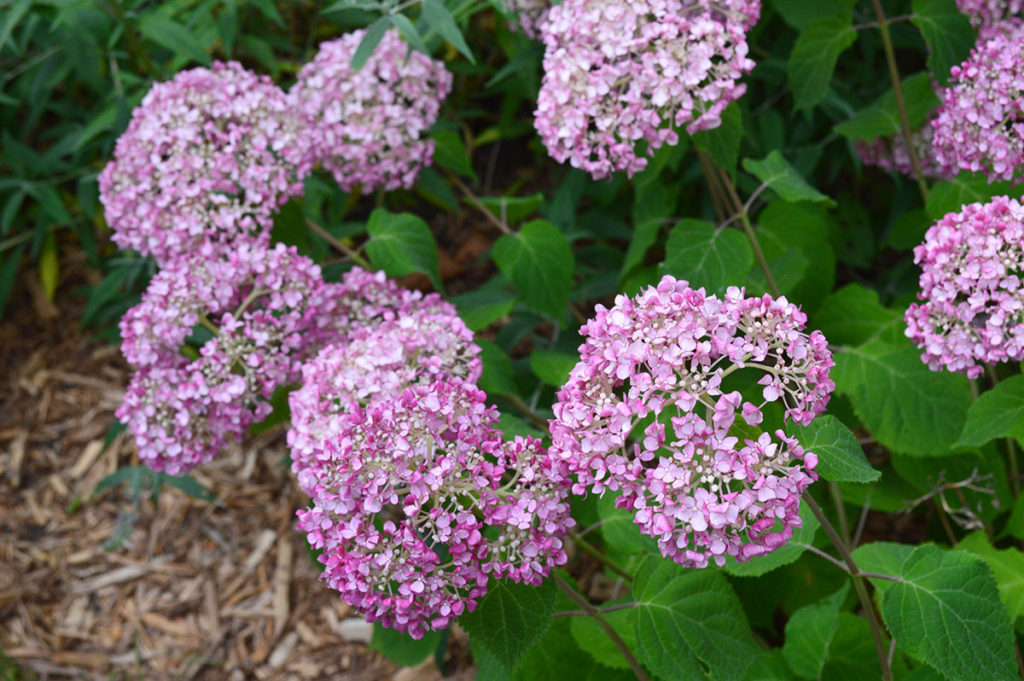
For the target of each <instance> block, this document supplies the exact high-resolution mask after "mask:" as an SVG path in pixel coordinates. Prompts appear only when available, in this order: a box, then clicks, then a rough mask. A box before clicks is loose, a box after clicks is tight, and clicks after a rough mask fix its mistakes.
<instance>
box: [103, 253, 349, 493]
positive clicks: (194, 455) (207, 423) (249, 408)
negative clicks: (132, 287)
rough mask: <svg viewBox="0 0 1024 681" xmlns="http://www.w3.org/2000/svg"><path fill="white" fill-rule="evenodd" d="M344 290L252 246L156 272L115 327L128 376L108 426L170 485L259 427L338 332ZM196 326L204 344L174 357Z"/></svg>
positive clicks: (311, 268)
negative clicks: (121, 429)
mask: <svg viewBox="0 0 1024 681" xmlns="http://www.w3.org/2000/svg"><path fill="white" fill-rule="evenodd" d="M343 289H344V285H331V284H324V283H323V281H322V279H321V278H320V268H319V267H318V266H317V265H315V264H314V263H313V262H312V261H311V260H309V259H308V258H306V257H304V256H300V255H298V253H297V252H296V251H295V249H294V248H286V247H285V246H284V245H283V244H277V246H275V247H273V248H271V247H268V246H266V245H264V244H263V243H261V242H258V241H249V242H245V241H241V242H240V241H236V242H235V243H234V244H233V245H232V246H231V248H230V249H228V248H226V247H223V246H220V245H214V244H211V243H209V242H207V243H206V244H204V245H203V246H202V247H200V249H199V250H198V251H197V252H196V253H195V254H193V255H192V256H191V257H188V258H182V259H179V260H176V261H174V262H172V263H171V264H170V265H169V266H168V267H166V268H165V269H163V270H161V271H160V272H159V273H157V275H156V276H155V277H154V278H153V280H152V281H151V282H150V285H149V287H148V288H147V290H146V292H145V294H144V295H143V298H142V301H141V302H140V303H139V304H138V305H136V306H135V307H133V308H132V309H131V310H129V311H128V312H127V313H125V315H124V317H123V318H122V319H121V336H122V344H121V351H122V353H123V354H124V356H125V358H126V359H127V360H128V362H129V363H131V364H132V365H133V366H134V367H135V369H136V370H137V372H138V373H137V374H136V376H135V377H134V378H133V380H132V383H131V385H130V386H129V389H128V394H127V395H126V397H125V402H124V403H123V404H122V405H121V407H120V408H119V409H118V411H117V416H118V418H119V419H121V421H122V422H124V423H126V424H128V426H129V429H130V430H131V432H132V434H133V435H134V436H135V441H136V445H137V449H138V452H139V457H140V458H141V459H142V460H143V461H144V462H145V463H147V464H148V465H149V466H150V467H152V468H153V469H154V470H158V471H166V472H168V473H170V474H172V475H179V474H181V473H184V472H187V471H188V470H190V469H191V468H193V467H195V466H196V465H197V464H199V463H202V462H205V461H208V460H210V459H211V458H212V457H213V456H214V455H215V454H216V453H217V452H218V451H220V450H221V449H222V448H223V447H224V446H225V445H226V444H227V443H228V442H230V441H231V440H233V439H237V438H239V437H240V436H241V434H242V432H243V431H244V430H245V428H247V427H248V426H249V425H251V424H252V423H254V422H256V421H260V420H262V419H263V418H265V417H266V416H267V414H269V412H270V410H271V407H270V403H269V402H268V400H269V399H270V397H271V396H272V395H273V392H274V390H276V389H277V388H278V387H279V386H281V385H284V384H286V383H289V382H291V381H294V380H295V379H296V378H297V377H298V375H299V369H300V367H301V362H302V361H303V360H304V359H305V357H306V355H307V353H308V350H309V348H310V347H315V346H316V345H317V344H318V343H320V342H323V341H324V340H325V339H326V338H329V337H331V336H333V335H335V334H337V333H338V332H339V330H338V329H337V328H336V327H337V326H338V324H339V323H340V321H339V320H341V319H343V317H341V316H339V315H337V314H336V312H337V308H338V300H339V299H342V298H343V296H342V290H343ZM197 327H200V328H201V327H205V331H200V332H199V333H210V332H212V337H211V338H209V339H208V340H206V341H205V342H204V343H202V345H201V346H200V348H199V351H198V357H196V358H194V359H191V360H190V359H188V358H187V357H185V356H184V355H183V354H182V353H181V351H180V349H181V347H182V346H183V344H184V343H185V341H186V339H187V338H188V337H189V336H191V335H192V334H193V333H194V331H193V330H194V328H197ZM186 434H187V435H186Z"/></svg>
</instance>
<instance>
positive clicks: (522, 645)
mask: <svg viewBox="0 0 1024 681" xmlns="http://www.w3.org/2000/svg"><path fill="white" fill-rule="evenodd" d="M554 612H555V585H554V582H553V581H552V580H548V581H546V582H544V584H542V585H541V586H528V585H525V584H513V583H509V582H503V581H499V580H491V582H490V585H489V587H488V591H487V595H486V596H485V597H484V598H483V600H481V601H480V604H479V605H478V606H477V608H476V610H474V611H473V612H471V613H468V614H465V615H463V616H462V617H461V618H460V619H459V622H460V624H462V626H463V628H465V630H466V632H467V633H468V634H469V636H470V639H471V640H472V641H473V643H474V645H479V646H480V647H482V648H484V649H485V650H487V652H489V653H490V654H491V655H493V656H494V657H495V658H496V659H497V660H498V661H499V662H500V663H501V664H503V665H505V666H506V667H508V668H509V669H513V668H514V667H515V666H516V662H517V661H518V660H519V658H520V657H522V656H523V653H525V652H526V651H527V650H529V649H530V646H532V645H533V644H534V643H535V642H536V641H537V640H538V639H540V637H541V636H543V635H544V632H545V631H547V628H548V627H549V626H551V619H552V617H551V615H552V614H553V613H554Z"/></svg>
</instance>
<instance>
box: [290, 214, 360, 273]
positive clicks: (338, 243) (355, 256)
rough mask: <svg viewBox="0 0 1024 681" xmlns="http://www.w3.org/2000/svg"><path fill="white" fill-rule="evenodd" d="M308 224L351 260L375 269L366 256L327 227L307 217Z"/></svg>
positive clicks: (319, 235) (313, 230) (314, 231)
mask: <svg viewBox="0 0 1024 681" xmlns="http://www.w3.org/2000/svg"><path fill="white" fill-rule="evenodd" d="M306 226H307V227H309V229H310V231H312V232H313V233H314V234H316V235H317V236H318V237H320V238H321V239H323V240H324V241H326V242H327V243H329V244H330V245H331V246H334V247H335V248H336V249H338V250H339V251H341V252H342V253H344V254H345V256H346V257H347V258H348V259H349V260H351V261H352V262H354V263H356V264H357V265H359V266H360V267H362V268H363V269H365V270H369V271H371V272H372V271H373V269H374V268H373V265H371V264H370V263H369V261H367V259H366V258H364V257H363V256H361V255H359V253H357V252H356V251H354V250H352V249H351V248H349V247H348V245H347V244H346V243H345V242H344V241H342V240H341V239H339V238H338V237H336V236H334V235H333V234H331V233H330V232H328V231H327V230H326V229H324V228H323V227H321V226H320V225H318V224H317V223H315V222H313V221H312V220H310V219H309V218H306Z"/></svg>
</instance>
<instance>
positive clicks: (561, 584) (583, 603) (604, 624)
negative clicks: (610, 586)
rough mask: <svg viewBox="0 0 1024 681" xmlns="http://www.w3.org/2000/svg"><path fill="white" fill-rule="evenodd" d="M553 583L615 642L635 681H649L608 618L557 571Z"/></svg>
mask: <svg viewBox="0 0 1024 681" xmlns="http://www.w3.org/2000/svg"><path fill="white" fill-rule="evenodd" d="M555 583H556V584H557V585H558V588H559V589H561V590H562V591H563V592H564V593H565V595H566V596H568V597H569V598H570V599H571V600H572V602H573V603H575V604H576V605H578V606H580V607H581V608H583V610H584V611H585V612H586V613H587V614H588V615H590V616H591V617H593V618H594V621H596V622H597V625H598V626H599V627H601V629H602V630H603V631H604V633H605V634H607V635H608V638H610V639H611V640H612V643H614V644H615V647H616V648H618V649H619V652H620V653H622V656H623V657H624V658H626V664H628V665H629V668H630V669H632V670H633V674H634V676H636V678H637V681H650V677H649V676H647V672H645V671H644V668H643V667H641V666H640V663H639V662H637V659H636V657H635V656H634V655H633V651H632V650H630V649H629V646H628V645H626V642H625V641H623V640H622V637H621V636H619V633H618V632H617V631H615V629H613V628H612V626H611V625H610V624H608V620H606V619H605V618H604V617H602V616H601V613H600V612H598V610H597V608H595V607H594V606H593V605H591V604H590V601H588V600H587V599H586V598H584V597H583V596H582V595H581V594H579V593H577V591H576V589H573V588H572V587H571V586H569V585H568V584H566V583H565V580H564V579H562V577H561V576H560V575H559V574H558V573H555Z"/></svg>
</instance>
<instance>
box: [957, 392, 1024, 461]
mask: <svg viewBox="0 0 1024 681" xmlns="http://www.w3.org/2000/svg"><path fill="white" fill-rule="evenodd" d="M997 437H1012V438H1017V439H1022V438H1024V376H1021V375H1017V376H1012V377H1010V378H1007V379H1005V380H1003V381H1000V382H999V383H998V384H996V386H995V387H994V388H992V389H991V390H987V391H985V392H984V393H982V395H981V396H980V397H979V398H978V399H977V400H976V401H975V402H974V404H972V405H971V408H970V410H969V411H968V412H967V423H966V424H964V431H963V433H961V434H960V440H959V442H957V445H958V446H960V447H980V446H982V445H983V444H985V443H986V442H990V441H991V440H994V439H995V438H997Z"/></svg>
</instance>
